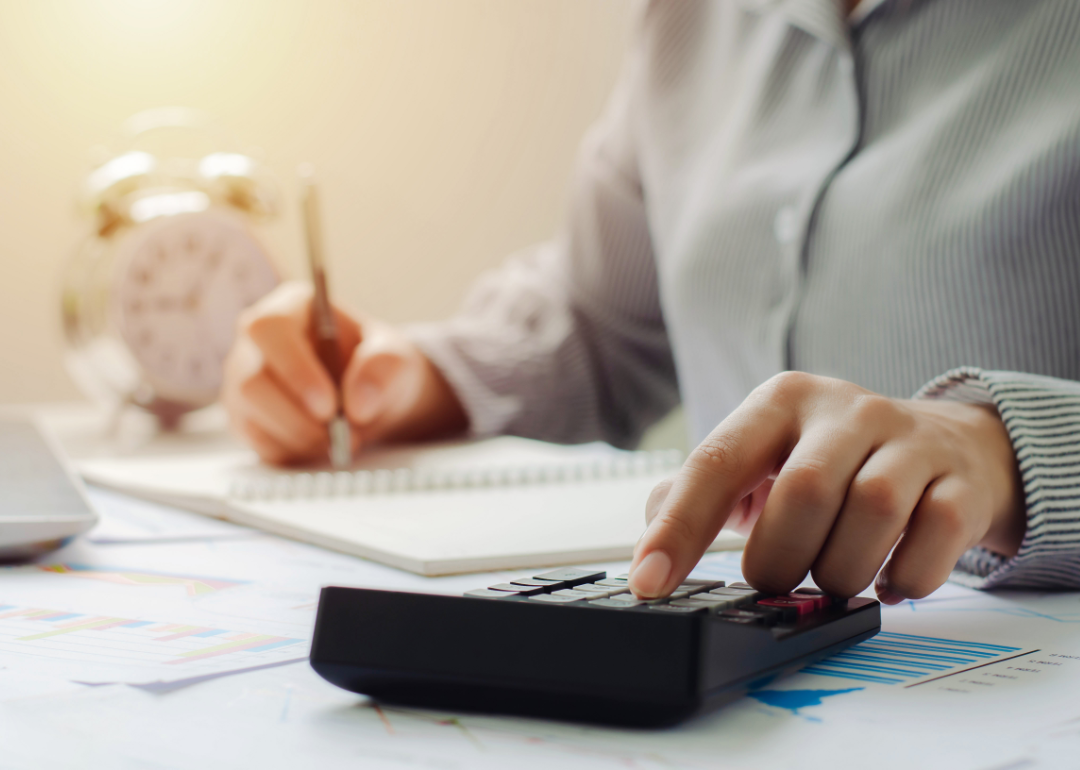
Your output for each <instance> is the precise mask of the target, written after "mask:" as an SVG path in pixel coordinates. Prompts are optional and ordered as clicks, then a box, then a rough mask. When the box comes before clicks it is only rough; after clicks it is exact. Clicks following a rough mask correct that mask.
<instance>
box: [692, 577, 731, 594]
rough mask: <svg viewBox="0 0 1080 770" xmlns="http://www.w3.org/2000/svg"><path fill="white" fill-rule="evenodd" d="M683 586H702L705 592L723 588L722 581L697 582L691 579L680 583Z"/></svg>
mask: <svg viewBox="0 0 1080 770" xmlns="http://www.w3.org/2000/svg"><path fill="white" fill-rule="evenodd" d="M682 584H683V585H684V586H703V587H704V588H705V590H706V591H711V590H712V589H714V588H723V587H724V581H723V580H697V579H693V578H687V579H686V580H684V581H683V582H682Z"/></svg>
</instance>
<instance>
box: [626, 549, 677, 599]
mask: <svg viewBox="0 0 1080 770" xmlns="http://www.w3.org/2000/svg"><path fill="white" fill-rule="evenodd" d="M670 577H671V557H669V556H668V555H667V554H666V553H664V552H663V551H653V552H652V553H650V554H649V555H648V556H646V557H645V558H644V559H642V560H641V561H640V562H638V565H637V567H635V568H634V570H633V571H632V572H631V573H630V581H629V582H630V590H632V591H633V592H634V594H635V595H637V596H648V597H650V598H655V597H658V596H660V595H661V593H662V592H663V590H664V587H665V586H666V585H667V582H668V578H670Z"/></svg>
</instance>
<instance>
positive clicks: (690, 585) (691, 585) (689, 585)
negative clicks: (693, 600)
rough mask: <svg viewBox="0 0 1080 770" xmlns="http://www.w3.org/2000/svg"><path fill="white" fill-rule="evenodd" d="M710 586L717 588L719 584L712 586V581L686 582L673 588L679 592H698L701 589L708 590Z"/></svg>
mask: <svg viewBox="0 0 1080 770" xmlns="http://www.w3.org/2000/svg"><path fill="white" fill-rule="evenodd" d="M710 588H719V586H714V585H713V584H712V583H696V582H686V583H683V584H682V585H680V586H678V587H677V588H676V589H675V590H676V591H680V592H681V591H686V593H688V594H699V593H701V592H702V591H708V590H709V589H710Z"/></svg>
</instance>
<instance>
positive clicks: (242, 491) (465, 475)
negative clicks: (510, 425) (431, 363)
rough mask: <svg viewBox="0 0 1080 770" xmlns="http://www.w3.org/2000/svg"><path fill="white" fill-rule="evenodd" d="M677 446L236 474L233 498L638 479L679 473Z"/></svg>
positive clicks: (295, 497)
mask: <svg viewBox="0 0 1080 770" xmlns="http://www.w3.org/2000/svg"><path fill="white" fill-rule="evenodd" d="M682 460H683V455H682V452H680V451H679V450H677V449H662V450H655V451H641V452H622V453H620V454H617V455H613V456H612V457H610V458H601V459H595V460H577V461H574V462H561V463H551V464H535V465H529V466H522V465H508V466H498V465H490V466H486V467H465V468H438V469H431V468H419V469H413V468H398V469H395V470H386V469H383V470H374V471H369V470H359V471H337V472H329V471H324V472H316V473H306V472H298V473H291V474H275V475H273V476H269V475H267V476H262V475H259V476H248V477H240V478H236V479H233V481H232V484H231V487H230V490H229V497H230V498H232V499H234V500H241V501H259V500H309V499H315V498H327V497H353V496H362V495H390V494H402V493H409V492H425V491H445V490H454V489H480V488H484V487H489V488H492V487H520V486H529V485H534V484H565V483H573V482H581V481H601V480H604V479H618V478H633V477H636V476H644V475H651V474H655V473H661V472H674V471H675V470H677V469H678V468H679V466H680V465H681V464H682Z"/></svg>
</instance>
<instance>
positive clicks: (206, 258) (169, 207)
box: [61, 108, 279, 427]
mask: <svg viewBox="0 0 1080 770" xmlns="http://www.w3.org/2000/svg"><path fill="white" fill-rule="evenodd" d="M129 125H131V126H132V128H131V129H130V130H129V131H128V132H127V139H126V142H125V146H124V147H123V149H122V150H121V151H120V152H118V153H116V154H114V155H111V156H110V157H108V158H107V159H105V160H104V161H103V162H101V163H99V164H98V165H97V167H96V168H94V170H93V171H92V172H91V173H90V174H89V175H88V177H87V179H86V182H85V186H84V192H83V196H82V197H83V202H84V209H85V210H86V212H87V213H88V214H89V216H90V217H91V219H92V224H91V227H90V232H89V233H88V234H87V236H86V237H85V238H84V239H83V240H82V242H81V243H80V244H79V245H78V246H77V248H76V250H75V254H74V256H73V258H72V259H71V260H70V261H69V263H68V266H67V268H66V270H65V272H64V276H63V282H62V297H61V312H62V318H63V328H64V336H65V339H66V342H67V346H68V350H67V354H66V361H67V365H68V369H69V371H70V372H71V374H72V377H73V379H75V381H76V383H77V384H78V385H79V386H80V387H81V388H82V389H83V390H84V391H85V392H86V393H87V394H88V395H90V396H91V397H92V398H94V399H95V400H98V401H105V402H107V403H109V404H113V405H117V406H123V405H129V404H130V405H134V406H137V407H139V408H141V409H144V410H146V411H148V412H150V413H152V414H154V415H156V416H157V417H158V418H159V419H160V420H161V422H162V424H163V425H165V426H166V427H171V426H174V425H175V424H176V422H177V420H178V419H179V418H180V417H181V416H182V415H183V414H185V413H186V412H189V411H191V410H194V409H198V408H200V407H203V406H206V405H208V404H210V403H212V402H213V401H215V400H216V398H217V396H218V391H219V390H220V388H221V381H222V374H223V363H224V359H225V356H226V354H227V353H228V351H229V348H230V347H231V345H232V342H233V338H234V334H235V328H236V323H237V320H238V318H239V316H240V313H241V312H242V311H243V310H244V308H246V307H248V306H249V305H251V304H252V303H253V302H255V301H257V300H258V299H259V298H261V297H263V296H264V295H265V294H267V293H268V292H269V291H270V290H271V289H273V288H274V287H275V286H276V285H277V284H278V282H279V276H278V272H277V270H276V269H275V267H274V263H273V261H272V259H271V258H270V255H269V252H268V249H267V248H266V246H265V244H264V242H263V238H262V237H261V235H260V228H261V227H262V226H263V225H265V224H266V223H267V222H269V221H271V220H272V219H273V218H274V217H275V216H276V215H277V212H278V205H277V201H278V196H277V193H276V186H275V185H274V183H273V180H272V178H271V177H270V175H269V174H268V172H266V171H265V170H264V169H263V168H262V167H261V166H260V165H259V164H258V163H257V162H256V160H255V159H254V158H253V157H252V156H251V155H249V154H245V153H241V152H236V151H233V150H232V149H230V147H229V145H230V144H232V142H230V141H229V140H228V139H227V138H223V132H221V131H220V130H218V129H216V125H215V124H214V123H213V121H211V120H210V119H208V118H206V117H205V116H203V115H201V114H200V113H195V112H192V111H189V110H181V109H176V108H170V109H167V110H158V111H153V112H151V113H142V114H140V115H138V116H136V117H135V118H133V119H132V120H131V121H129ZM166 138H167V139H169V140H170V141H171V143H167V142H165V141H164V139H166ZM153 139H157V140H158V141H156V142H155V141H151V140H153ZM178 144H179V145H180V146H181V147H183V148H184V149H185V151H184V152H179V151H177V150H176V149H175V148H176V146H177V145H178ZM148 145H149V146H150V147H149V148H148ZM155 145H156V148H155ZM165 146H168V147H170V148H171V149H170V150H169V151H167V152H166V151H165V150H164V149H162V148H163V147H165ZM223 147H224V149H223ZM155 150H156V151H155Z"/></svg>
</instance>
